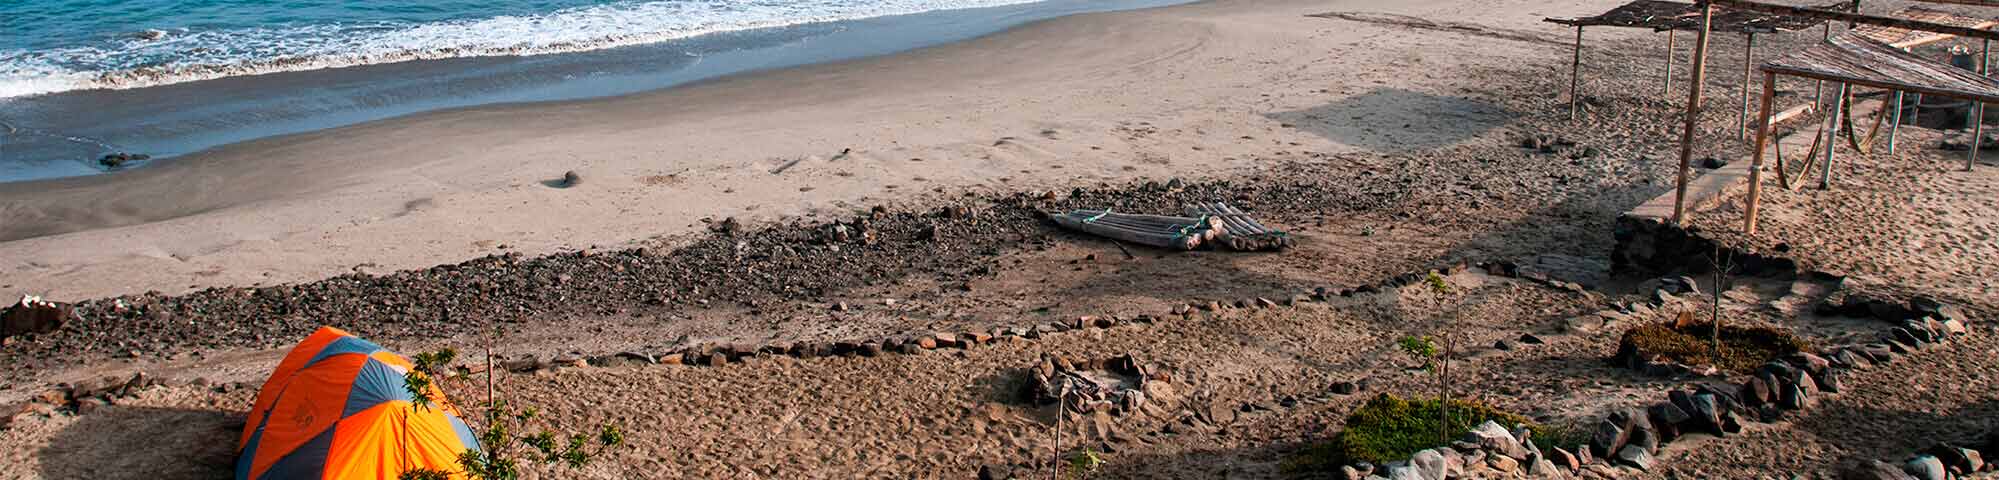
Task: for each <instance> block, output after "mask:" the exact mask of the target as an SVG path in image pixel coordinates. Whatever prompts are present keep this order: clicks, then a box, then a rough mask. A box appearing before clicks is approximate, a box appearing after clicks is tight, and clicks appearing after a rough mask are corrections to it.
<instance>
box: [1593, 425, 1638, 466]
mask: <svg viewBox="0 0 1999 480" xmlns="http://www.w3.org/2000/svg"><path fill="white" fill-rule="evenodd" d="M1629 439H1630V433H1628V432H1626V431H1625V430H1624V427H1622V426H1619V425H1618V424H1617V423H1616V422H1612V421H1611V420H1610V419H1608V418H1606V419H1603V421H1600V422H1597V424H1596V432H1594V433H1592V434H1591V435H1590V441H1589V451H1590V453H1593V454H1595V455H1596V456H1598V457H1603V458H1611V457H1612V456H1615V455H1617V450H1618V449H1619V448H1623V447H1624V442H1625V441H1626V440H1629Z"/></svg>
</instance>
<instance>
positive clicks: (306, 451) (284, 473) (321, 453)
mask: <svg viewBox="0 0 1999 480" xmlns="http://www.w3.org/2000/svg"><path fill="white" fill-rule="evenodd" d="M332 447H333V430H332V429H327V430H326V431H324V432H319V434H318V435H313V436H312V440H311V441H308V442H305V444H304V445H299V447H298V448H297V449H294V450H292V452H291V453H290V454H287V455H285V456H284V458H280V459H278V461H277V462H276V463H272V464H271V466H270V467H269V468H267V469H265V470H264V472H263V473H262V474H260V475H258V476H257V477H256V478H257V479H258V480H291V479H304V478H341V477H323V476H322V475H321V474H322V473H324V472H325V471H326V458H327V457H326V456H327V453H328V451H330V450H331V449H332ZM238 472H239V473H238V474H239V475H240V474H241V473H240V472H241V470H238ZM389 478H395V477H389Z"/></svg>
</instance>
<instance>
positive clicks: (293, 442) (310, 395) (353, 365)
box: [249, 337, 368, 478]
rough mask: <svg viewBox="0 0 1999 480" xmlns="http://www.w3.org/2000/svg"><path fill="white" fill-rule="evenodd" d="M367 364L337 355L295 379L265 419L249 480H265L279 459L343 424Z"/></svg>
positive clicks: (359, 358) (363, 358)
mask: <svg viewBox="0 0 1999 480" xmlns="http://www.w3.org/2000/svg"><path fill="white" fill-rule="evenodd" d="M348 338H352V337H348ZM336 343H338V342H336ZM329 348H331V347H329ZM367 361H368V357H366V356H362V355H352V354H347V355H334V356H332V357H328V358H326V359H324V360H320V361H318V362H315V363H313V364H311V365H308V366H306V368H304V369H302V370H299V372H298V374H296V375H293V376H292V380H291V382H290V384H288V385H286V387H285V390H284V393H283V394H282V395H280V396H279V397H278V400H277V402H275V403H274V404H272V405H271V409H270V411H269V412H268V413H266V415H265V418H264V421H263V425H262V426H261V427H260V430H261V431H260V432H259V433H258V434H257V440H258V446H257V451H256V452H255V456H254V457H252V459H251V462H250V475H249V476H250V477H251V478H261V475H262V474H263V472H264V470H266V469H268V468H270V467H271V465H273V464H275V463H277V461H278V459H281V458H284V457H285V456H286V455H289V454H291V453H292V450H294V449H296V448H298V446H299V445H303V444H305V442H307V441H309V440H311V439H312V438H313V437H314V436H317V435H318V434H319V433H320V432H323V431H326V430H327V429H329V428H332V427H333V425H334V424H335V423H337V422H339V421H340V414H341V413H342V410H343V409H344V407H346V402H345V400H346V398H347V393H348V390H349V389H351V388H352V387H353V385H354V376H355V375H357V374H359V373H360V371H361V366H362V365H363V364H365V363H367Z"/></svg>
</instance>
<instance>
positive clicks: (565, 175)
mask: <svg viewBox="0 0 1999 480" xmlns="http://www.w3.org/2000/svg"><path fill="white" fill-rule="evenodd" d="M582 184H583V176H582V175H577V174H576V171H575V170H570V171H567V172H562V179H561V180H556V181H555V187H556V188H569V187H574V186H577V185H582Z"/></svg>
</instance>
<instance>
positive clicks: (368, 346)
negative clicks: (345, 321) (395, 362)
mask: <svg viewBox="0 0 1999 480" xmlns="http://www.w3.org/2000/svg"><path fill="white" fill-rule="evenodd" d="M381 350H382V346H381V345H376V344H375V342H370V341H367V340H362V339H361V337H355V336H347V337H341V338H340V339H337V340H334V341H333V343H331V344H328V345H327V346H326V348H323V349H320V350H319V353H317V354H313V356H312V360H308V361H306V362H305V364H306V366H312V364H315V363H319V361H320V360H325V359H326V358H327V357H332V356H334V355H339V354H343V353H358V354H362V355H368V354H372V353H375V352H377V351H381Z"/></svg>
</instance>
